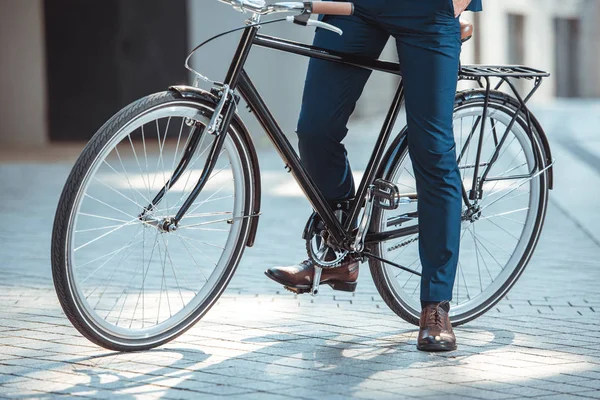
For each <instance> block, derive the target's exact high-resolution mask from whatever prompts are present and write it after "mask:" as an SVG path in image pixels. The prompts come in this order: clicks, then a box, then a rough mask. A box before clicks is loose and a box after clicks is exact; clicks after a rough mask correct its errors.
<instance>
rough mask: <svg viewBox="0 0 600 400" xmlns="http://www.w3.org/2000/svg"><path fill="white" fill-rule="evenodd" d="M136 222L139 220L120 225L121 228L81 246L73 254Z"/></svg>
mask: <svg viewBox="0 0 600 400" xmlns="http://www.w3.org/2000/svg"><path fill="white" fill-rule="evenodd" d="M135 222H137V218H136V219H134V220H131V221H129V222H128V223H126V224H123V225H120V226H119V227H117V228H114V229H111V230H110V231H108V232H106V233H105V234H103V235H100V236H98V237H97V238H96V239H93V240H90V241H89V242H87V243H85V244H83V245H81V246H79V247H77V248H75V249H74V250H73V252H74V253H75V252H77V251H78V250H81V249H83V248H84V247H87V246H89V245H90V244H92V243H95V242H97V241H98V240H100V239H102V238H104V237H106V236H108V235H110V234H111V233H114V232H116V231H118V230H119V229H122V228H124V227H126V226H130V225H131V224H133V223H135Z"/></svg>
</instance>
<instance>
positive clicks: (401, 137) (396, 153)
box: [377, 90, 554, 190]
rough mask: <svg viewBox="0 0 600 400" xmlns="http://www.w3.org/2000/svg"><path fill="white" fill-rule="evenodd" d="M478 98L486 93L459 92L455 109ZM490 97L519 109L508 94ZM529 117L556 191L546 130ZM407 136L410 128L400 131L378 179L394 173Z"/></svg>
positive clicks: (551, 182)
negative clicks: (393, 170) (464, 102)
mask: <svg viewBox="0 0 600 400" xmlns="http://www.w3.org/2000/svg"><path fill="white" fill-rule="evenodd" d="M476 97H481V98H485V91H481V90H466V91H463V92H459V93H457V95H456V100H455V107H456V106H459V105H460V104H461V103H462V102H463V101H466V100H470V99H473V98H476ZM490 97H494V98H495V99H497V100H500V101H502V102H505V103H508V104H510V106H511V107H514V108H515V109H517V108H518V107H519V103H518V101H517V100H516V99H514V98H513V97H511V96H508V95H506V93H503V92H494V91H492V92H490ZM521 114H523V112H521ZM529 115H530V118H531V124H532V125H533V129H534V130H535V131H536V132H537V133H538V135H539V137H540V141H541V143H540V144H541V146H542V148H543V150H544V156H545V159H544V160H542V161H543V162H544V165H543V166H542V168H545V167H548V166H550V167H549V168H548V171H547V174H548V189H550V190H552V189H554V167H553V166H552V162H553V158H552V151H551V149H550V142H549V141H548V137H547V135H546V132H544V129H543V128H542V126H541V125H540V122H539V121H538V119H537V118H536V117H535V115H533V113H531V111H530V112H529ZM522 118H523V119H525V116H524V115H522ZM407 134H408V127H406V126H405V127H404V128H403V129H402V130H401V131H400V133H399V134H398V135H397V136H396V138H395V139H394V141H393V142H392V144H391V145H390V147H389V148H388V151H387V153H386V155H385V158H384V160H387V162H386V163H385V164H382V165H381V166H380V167H379V170H378V171H377V176H378V177H381V178H383V179H387V178H389V174H391V173H392V171H391V168H392V167H393V166H394V165H395V163H396V162H397V159H398V157H400V155H401V154H402V149H403V146H407V145H408V144H407V143H405V142H406V137H407Z"/></svg>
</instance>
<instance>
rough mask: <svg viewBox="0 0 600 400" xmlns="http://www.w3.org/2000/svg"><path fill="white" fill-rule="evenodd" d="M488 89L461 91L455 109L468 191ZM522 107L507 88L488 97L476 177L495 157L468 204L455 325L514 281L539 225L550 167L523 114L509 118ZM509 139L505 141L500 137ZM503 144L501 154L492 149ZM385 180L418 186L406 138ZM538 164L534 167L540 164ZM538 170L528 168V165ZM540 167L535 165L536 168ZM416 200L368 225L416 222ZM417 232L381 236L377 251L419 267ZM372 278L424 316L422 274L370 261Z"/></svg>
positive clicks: (405, 310)
mask: <svg viewBox="0 0 600 400" xmlns="http://www.w3.org/2000/svg"><path fill="white" fill-rule="evenodd" d="M484 102H485V93H484V92H481V91H473V92H468V95H464V96H460V95H459V96H458V97H457V102H456V106H455V111H454V135H455V141H456V149H457V156H459V163H458V164H459V169H460V172H461V176H462V180H463V186H464V188H465V190H466V191H469V190H470V189H471V187H472V182H473V179H475V177H474V170H475V165H476V155H477V150H478V146H479V143H480V140H479V139H480V129H479V128H480V127H481V125H480V124H481V123H482V122H483V120H484V115H483V113H484ZM516 112H517V110H516V108H515V106H514V101H511V99H510V98H508V96H507V95H506V94H504V93H500V92H494V93H492V95H491V97H490V103H489V109H488V114H487V117H486V118H485V126H486V129H485V130H484V132H483V141H482V147H481V159H480V165H479V167H480V168H479V176H478V177H476V178H477V179H483V173H484V171H485V170H486V168H487V166H488V165H490V164H491V169H490V172H489V175H488V176H487V178H492V177H493V178H502V179H501V180H490V181H485V182H484V184H483V194H482V198H481V199H480V200H478V201H477V204H476V207H467V206H466V205H465V204H463V218H462V227H461V228H462V231H461V245H460V252H459V261H458V268H457V273H456V279H455V284H454V290H453V295H452V302H451V313H450V318H451V321H452V323H453V325H455V326H457V325H460V324H464V323H466V322H468V321H471V320H473V319H475V318H477V317H478V316H481V315H482V314H484V313H485V312H486V311H488V310H489V309H490V308H491V307H493V306H494V305H495V304H496V303H497V302H498V301H500V300H501V299H502V297H503V296H504V295H506V293H507V292H508V291H509V290H510V288H511V287H512V286H513V285H514V284H515V282H516V281H517V279H518V278H519V277H520V276H521V274H522V272H523V270H524V269H525V267H526V265H527V263H528V261H529V259H530V257H531V255H532V254H533V251H534V249H535V246H536V244H537V241H538V238H539V235H540V233H541V230H542V225H543V222H544V218H545V214H546V206H547V201H548V174H547V173H546V172H545V171H543V170H542V169H543V168H544V166H545V160H546V158H545V154H544V150H543V147H542V145H541V143H542V141H541V138H540V136H539V132H536V131H535V129H534V130H533V131H530V130H529V128H528V124H527V123H526V121H525V119H524V116H523V115H519V116H517V119H516V123H514V124H512V125H511V121H512V120H513V117H514V116H515V114H516ZM505 134H506V138H505V140H504V141H502V139H503V136H504V135H505ZM498 147H500V150H499V153H498V157H497V159H496V160H495V161H492V158H493V154H494V152H495V151H496V149H497V148H498ZM387 163H391V165H393V167H392V168H390V169H389V173H388V176H385V177H383V178H384V179H386V180H388V181H390V182H393V183H395V184H396V185H397V186H398V188H399V189H400V192H401V193H416V192H417V190H416V182H415V175H414V172H413V169H412V163H411V160H410V157H409V153H408V147H407V144H406V141H404V143H403V147H402V149H401V151H400V153H399V156H398V157H397V158H394V159H392V160H388V161H387V162H384V165H388V164H387ZM536 168H537V169H536ZM532 171H533V172H534V173H533V174H531V172H532ZM535 171H538V172H537V173H536V172H535ZM417 206H418V200H417V201H416V202H413V203H412V204H405V205H400V207H399V208H398V209H397V210H393V211H385V210H377V211H376V213H375V215H374V217H373V221H372V226H371V229H372V230H373V231H375V232H384V231H389V230H394V229H398V227H400V226H402V227H408V226H411V225H416V224H418V213H417ZM418 241H419V236H418V234H414V235H411V236H407V237H403V238H400V239H395V240H392V241H388V242H384V243H379V244H378V245H377V246H374V248H373V251H374V252H375V253H376V254H377V255H378V256H379V257H382V258H384V259H387V260H391V261H394V262H397V263H400V264H402V265H405V266H407V267H410V268H412V269H415V270H417V271H419V272H420V271H421V270H422V266H421V262H420V259H419V243H418ZM370 267H371V273H372V275H373V279H374V281H375V285H376V286H377V289H378V291H379V293H380V294H381V296H382V298H383V300H384V301H385V302H386V304H387V305H388V306H389V307H390V308H391V309H392V310H393V311H394V312H395V313H396V314H398V315H399V316H400V317H402V318H403V319H404V320H406V321H408V322H410V323H412V324H415V325H417V324H418V323H419V315H420V310H421V306H420V278H419V277H418V276H416V275H414V274H411V273H408V272H405V271H402V270H399V269H397V268H395V267H392V266H389V265H386V264H383V263H381V262H379V261H377V260H375V259H371V260H370Z"/></svg>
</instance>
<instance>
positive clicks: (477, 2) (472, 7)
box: [467, 0, 483, 11]
mask: <svg viewBox="0 0 600 400" xmlns="http://www.w3.org/2000/svg"><path fill="white" fill-rule="evenodd" d="M481 10H483V7H482V5H481V0H473V1H472V2H471V4H469V7H467V11H481Z"/></svg>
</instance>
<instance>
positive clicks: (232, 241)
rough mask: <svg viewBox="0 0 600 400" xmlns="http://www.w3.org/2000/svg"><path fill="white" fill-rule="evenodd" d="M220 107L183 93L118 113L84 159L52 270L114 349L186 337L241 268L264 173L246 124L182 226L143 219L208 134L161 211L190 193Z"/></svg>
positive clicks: (77, 321) (62, 208) (162, 215)
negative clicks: (257, 177) (258, 171)
mask: <svg viewBox="0 0 600 400" xmlns="http://www.w3.org/2000/svg"><path fill="white" fill-rule="evenodd" d="M213 111H214V110H213V106H212V104H209V103H203V102H202V101H199V100H193V101H192V100H186V99H181V98H179V97H178V96H177V95H176V94H174V93H171V92H165V93H160V94H157V95H152V96H149V97H147V98H144V99H141V100H139V101H137V102H135V103H133V104H131V105H130V106H128V107H126V108H125V109H123V110H122V111H121V112H119V113H118V114H117V115H115V116H114V117H113V118H112V119H111V120H110V121H109V122H107V123H106V124H105V125H104V126H103V127H102V128H101V129H100V130H99V131H98V133H96V135H95V136H94V137H93V138H92V140H91V141H90V143H89V144H88V145H87V146H86V147H85V149H84V150H83V152H82V154H81V156H80V157H79V159H78V160H77V162H76V164H75V166H74V167H73V170H72V172H71V174H70V176H69V178H68V180H67V183H66V185H65V188H64V190H63V193H62V196H61V199H60V202H59V204H58V209H57V213H56V218H55V223H54V231H53V240H52V272H53V278H54V283H55V287H56V291H57V294H58V298H59V300H60V303H61V305H62V307H63V310H64V311H65V314H66V315H67V316H68V318H69V319H70V321H71V322H72V323H73V325H74V326H75V327H76V328H77V329H78V330H79V331H80V332H81V333H82V334H83V335H84V336H85V337H87V338H88V339H89V340H91V341H92V342H94V343H96V344H98V345H100V346H102V347H105V348H107V349H112V350H119V351H133V350H143V349H149V348H152V347H156V346H159V345H161V344H163V343H166V342H168V341H170V340H172V339H174V338H175V337H177V336H179V335H181V334H182V333H183V332H185V331H186V330H187V329H189V328H190V327H191V326H192V325H193V324H194V323H195V322H196V321H198V320H199V319H200V318H201V317H202V316H203V315H204V314H205V313H206V312H207V311H208V310H209V309H210V307H211V306H212V305H213V304H214V303H215V302H216V300H217V299H218V297H219V296H220V294H221V293H222V292H223V290H224V289H225V287H226V286H227V284H228V282H229V280H230V279H231V276H232V275H233V273H234V271H235V269H236V267H237V264H238V262H239V259H240V257H241V255H242V252H243V250H244V248H245V244H246V242H247V238H248V234H249V220H248V218H247V217H246V216H245V213H246V212H248V210H252V201H253V190H254V189H255V182H254V181H253V177H254V174H253V168H254V166H253V165H252V162H250V161H249V160H250V157H249V154H250V151H249V149H248V144H247V143H246V142H245V141H244V139H243V137H242V136H241V135H240V132H239V131H238V130H236V126H235V124H232V126H231V128H230V131H229V132H228V134H227V135H228V136H227V138H226V140H225V144H224V147H223V150H222V152H221V153H220V155H219V158H218V160H217V163H216V166H215V168H214V171H213V172H212V174H211V176H210V178H209V180H208V183H207V184H206V186H205V188H204V189H203V191H202V192H201V193H200V195H199V196H198V197H197V199H196V200H195V202H194V203H193V205H192V206H191V207H190V209H189V211H188V213H187V214H186V215H185V217H184V218H183V219H182V220H181V221H180V224H179V227H178V229H177V230H176V231H174V232H167V231H165V230H162V229H159V228H158V227H157V226H154V225H152V224H149V223H147V222H145V221H142V220H141V219H140V218H139V216H140V214H142V212H143V210H144V209H145V208H146V207H147V206H148V205H149V204H150V203H151V201H152V200H153V199H154V197H155V196H156V194H157V193H158V192H159V191H160V190H161V189H162V188H163V187H165V185H166V184H167V182H168V181H169V179H170V177H171V176H172V175H173V172H174V170H175V169H176V167H177V165H178V163H179V161H180V160H181V159H182V157H183V154H184V152H185V150H186V149H188V148H189V147H188V144H189V143H190V142H191V141H193V140H198V141H197V143H198V146H197V147H196V150H195V152H194V153H193V157H192V159H191V161H190V163H189V165H188V166H187V168H186V169H185V172H184V173H183V175H181V177H180V178H179V180H178V181H177V182H176V183H174V184H173V186H172V187H168V191H167V194H166V195H165V196H164V198H163V199H162V201H161V202H160V203H159V204H158V206H157V207H156V208H155V209H154V210H153V211H152V212H151V213H150V214H151V216H152V217H153V218H155V219H157V220H164V219H167V218H169V217H173V216H174V215H175V214H176V212H177V210H178V209H179V208H180V207H181V205H182V203H183V201H184V200H185V199H186V198H187V197H188V195H189V193H190V192H191V190H192V189H193V187H194V186H195V185H196V182H197V181H198V179H199V176H200V174H201V172H202V168H203V167H204V161H205V159H206V157H207V154H208V153H209V151H208V150H209V149H210V147H211V145H212V141H213V140H215V136H212V135H209V134H206V133H204V127H205V126H206V125H207V124H208V122H209V120H210V118H211V116H212V113H213ZM194 126H196V128H194ZM194 132H195V133H194ZM195 135H200V136H195Z"/></svg>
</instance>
